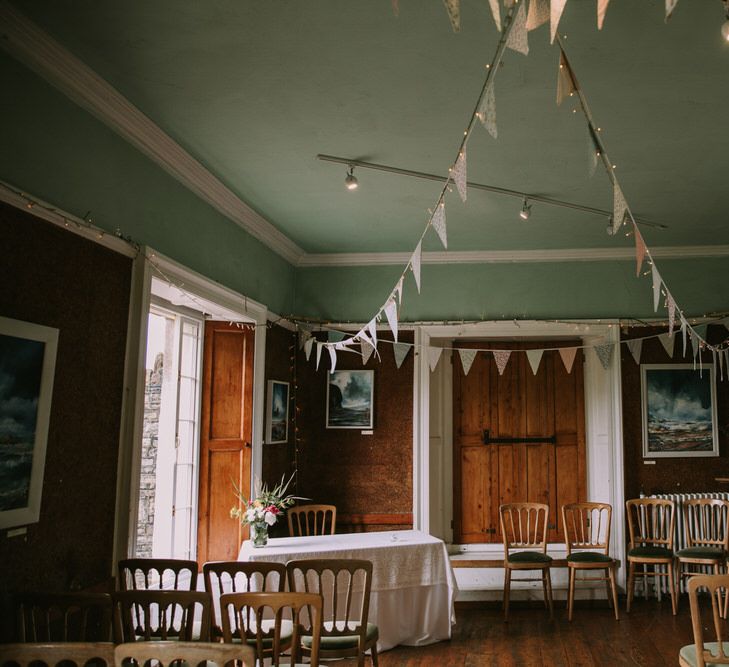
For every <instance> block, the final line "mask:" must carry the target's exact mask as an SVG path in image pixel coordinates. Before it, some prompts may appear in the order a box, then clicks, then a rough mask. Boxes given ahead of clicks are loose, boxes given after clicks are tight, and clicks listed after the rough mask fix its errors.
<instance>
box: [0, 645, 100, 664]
mask: <svg viewBox="0 0 729 667" xmlns="http://www.w3.org/2000/svg"><path fill="white" fill-rule="evenodd" d="M60 663H63V666H64V667H68V665H69V664H72V665H77V666H78V667H84V665H86V664H87V663H92V664H93V665H95V666H97V667H98V665H99V664H101V663H103V664H106V665H108V667H112V665H114V644H112V643H111V642H63V643H60V644H59V643H24V644H0V667H5V665H13V666H14V667H31V665H33V667H38V665H39V664H42V665H48V667H55V666H56V665H58V664H60Z"/></svg>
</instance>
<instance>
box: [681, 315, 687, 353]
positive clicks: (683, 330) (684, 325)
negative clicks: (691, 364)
mask: <svg viewBox="0 0 729 667" xmlns="http://www.w3.org/2000/svg"><path fill="white" fill-rule="evenodd" d="M687 324H688V323H687V322H686V320H684V319H683V317H682V318H681V335H682V336H683V356H684V357H685V356H686V331H687V329H688V326H687Z"/></svg>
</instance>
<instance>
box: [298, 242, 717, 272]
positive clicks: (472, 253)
mask: <svg viewBox="0 0 729 667" xmlns="http://www.w3.org/2000/svg"><path fill="white" fill-rule="evenodd" d="M651 255H652V256H653V257H655V258H656V259H658V258H662V259H693V258H697V257H729V245H700V246H699V245H697V246H663V247H657V248H652V249H651ZM411 256H412V253H409V252H351V253H320V254H313V253H309V254H304V255H302V256H301V258H300V259H299V262H298V264H297V266H299V267H334V266H391V265H405V264H407V263H408V262H409V261H410V257H411ZM628 260H633V261H634V260H635V250H634V249H633V248H561V249H557V250H462V251H458V250H455V251H450V252H442V251H441V252H423V254H422V258H421V263H422V264H517V263H520V264H528V263H543V262H607V261H628Z"/></svg>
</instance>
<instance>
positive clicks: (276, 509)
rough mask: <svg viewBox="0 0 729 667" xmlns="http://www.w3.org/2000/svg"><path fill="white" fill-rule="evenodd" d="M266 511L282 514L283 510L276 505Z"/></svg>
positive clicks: (270, 506)
mask: <svg viewBox="0 0 729 667" xmlns="http://www.w3.org/2000/svg"><path fill="white" fill-rule="evenodd" d="M265 511H266V512H271V514H281V510H280V509H279V508H278V507H276V505H269V506H268V507H267V508H266V509H265Z"/></svg>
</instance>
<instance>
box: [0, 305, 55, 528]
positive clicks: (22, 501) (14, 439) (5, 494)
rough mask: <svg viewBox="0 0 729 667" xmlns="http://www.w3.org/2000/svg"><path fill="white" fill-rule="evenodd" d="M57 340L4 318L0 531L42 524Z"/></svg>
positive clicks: (0, 337) (0, 331)
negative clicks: (41, 510)
mask: <svg viewBox="0 0 729 667" xmlns="http://www.w3.org/2000/svg"><path fill="white" fill-rule="evenodd" d="M57 339H58V330H57V329H50V328H48V327H43V326H39V325H36V324H30V323H28V322H20V321H18V320H10V319H7V318H3V317H0V528H6V527H9V526H14V525H22V524H24V523H31V522H33V521H37V520H38V512H39V510H40V492H41V487H42V481H43V467H44V465H45V449H46V439H47V436H48V417H49V412H50V398H51V391H52V386H53V370H54V366H55V358H56V343H57Z"/></svg>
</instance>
